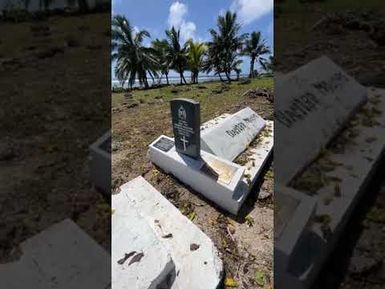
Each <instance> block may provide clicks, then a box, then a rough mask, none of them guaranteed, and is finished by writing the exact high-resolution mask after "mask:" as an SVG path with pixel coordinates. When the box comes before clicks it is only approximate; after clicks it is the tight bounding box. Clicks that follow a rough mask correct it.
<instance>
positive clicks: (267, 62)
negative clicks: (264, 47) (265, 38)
mask: <svg viewBox="0 0 385 289" xmlns="http://www.w3.org/2000/svg"><path fill="white" fill-rule="evenodd" d="M259 63H260V64H261V66H262V68H263V70H265V71H266V73H273V68H274V57H273V55H270V56H269V58H267V59H264V58H262V59H260V62H259Z"/></svg>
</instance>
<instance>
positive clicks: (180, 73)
mask: <svg viewBox="0 0 385 289" xmlns="http://www.w3.org/2000/svg"><path fill="white" fill-rule="evenodd" d="M179 76H180V84H183V73H182V72H179Z"/></svg>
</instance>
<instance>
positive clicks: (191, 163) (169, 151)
mask: <svg viewBox="0 0 385 289" xmlns="http://www.w3.org/2000/svg"><path fill="white" fill-rule="evenodd" d="M166 142H168V146H167V147H166V148H165V146H164V145H163V143H166ZM160 143H161V144H162V146H160V145H159V144H160ZM149 155H150V159H151V161H152V162H153V163H154V164H156V165H157V166H159V167H160V168H162V169H163V170H164V171H166V172H169V173H171V174H173V175H174V176H175V177H176V178H178V179H179V180H181V181H182V182H183V183H185V184H187V185H189V186H190V187H192V188H193V189H194V190H196V191H197V192H199V193H201V194H202V195H204V196H205V197H206V198H208V199H210V200H212V201H213V202H215V203H216V204H218V205H219V206H220V207H222V208H224V209H225V210H228V211H229V212H231V213H233V214H236V213H237V212H238V210H239V208H240V206H241V204H242V198H240V197H239V194H238V193H237V192H236V191H237V190H238V184H239V183H240V182H241V179H242V177H243V173H244V168H243V167H241V166H239V165H237V164H234V163H232V162H230V161H227V160H225V159H222V158H219V157H216V156H214V155H212V154H210V153H207V152H204V151H201V159H198V160H196V159H193V158H190V157H188V156H185V155H183V154H179V153H177V152H176V150H175V146H174V145H173V139H172V138H169V137H166V136H160V137H159V138H158V139H157V140H155V141H154V142H153V143H152V144H150V146H149ZM238 192H239V191H238ZM240 199H241V200H240Z"/></svg>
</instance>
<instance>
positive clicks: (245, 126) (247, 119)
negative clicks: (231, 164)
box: [201, 107, 266, 161]
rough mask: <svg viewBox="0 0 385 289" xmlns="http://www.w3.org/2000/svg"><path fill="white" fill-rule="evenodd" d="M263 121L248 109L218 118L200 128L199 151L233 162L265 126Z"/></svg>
mask: <svg viewBox="0 0 385 289" xmlns="http://www.w3.org/2000/svg"><path fill="white" fill-rule="evenodd" d="M265 124H266V123H265V120H264V119H263V118H261V117H260V116H259V115H258V114H257V113H256V112H254V111H253V110H252V109H251V108H250V107H246V108H244V109H242V110H240V111H238V112H236V113H234V114H232V115H228V116H225V117H220V118H217V119H216V120H214V121H213V122H211V123H210V124H204V125H203V126H202V127H201V149H202V150H204V151H206V152H209V153H211V154H214V155H216V156H218V157H221V158H224V159H226V160H229V161H233V160H234V159H235V158H236V157H237V156H238V155H239V154H240V153H242V152H243V151H244V150H245V149H246V148H247V146H248V145H249V144H250V142H251V141H252V140H253V139H254V138H255V137H256V136H257V135H258V133H259V132H260V131H261V130H262V129H263V127H264V126H265Z"/></svg>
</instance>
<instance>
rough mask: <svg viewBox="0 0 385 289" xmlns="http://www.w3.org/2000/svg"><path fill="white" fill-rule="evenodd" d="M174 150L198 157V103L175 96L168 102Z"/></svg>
mask: <svg viewBox="0 0 385 289" xmlns="http://www.w3.org/2000/svg"><path fill="white" fill-rule="evenodd" d="M170 104H171V117H172V127H173V132H174V140H175V147H176V151H177V152H179V153H182V154H185V155H188V156H190V157H192V158H194V159H198V158H199V157H200V149H201V148H200V104H199V102H197V101H194V100H191V99H183V98H177V99H173V100H171V102H170Z"/></svg>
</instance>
